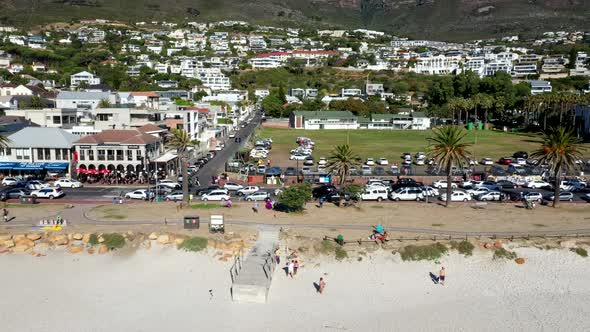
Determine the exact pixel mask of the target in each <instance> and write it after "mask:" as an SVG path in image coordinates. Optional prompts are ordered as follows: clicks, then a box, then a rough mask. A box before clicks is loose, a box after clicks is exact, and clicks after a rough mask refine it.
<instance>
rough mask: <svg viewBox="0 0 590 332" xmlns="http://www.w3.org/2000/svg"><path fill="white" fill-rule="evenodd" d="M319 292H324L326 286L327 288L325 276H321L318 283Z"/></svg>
mask: <svg viewBox="0 0 590 332" xmlns="http://www.w3.org/2000/svg"><path fill="white" fill-rule="evenodd" d="M318 286H319V287H318V293H320V294H323V293H324V288H326V282H325V281H324V278H323V277H322V278H320V282H319V283H318Z"/></svg>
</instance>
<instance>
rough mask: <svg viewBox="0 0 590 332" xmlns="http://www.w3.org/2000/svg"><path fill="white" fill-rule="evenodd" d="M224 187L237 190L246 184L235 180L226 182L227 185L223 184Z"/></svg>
mask: <svg viewBox="0 0 590 332" xmlns="http://www.w3.org/2000/svg"><path fill="white" fill-rule="evenodd" d="M223 188H225V189H227V190H229V191H237V190H240V189H242V188H244V186H242V185H241V184H239V183H235V182H226V183H225V185H224V186H223Z"/></svg>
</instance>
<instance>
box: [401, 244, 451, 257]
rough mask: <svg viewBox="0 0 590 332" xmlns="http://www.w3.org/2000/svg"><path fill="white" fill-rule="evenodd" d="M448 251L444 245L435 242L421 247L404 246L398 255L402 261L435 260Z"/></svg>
mask: <svg viewBox="0 0 590 332" xmlns="http://www.w3.org/2000/svg"><path fill="white" fill-rule="evenodd" d="M448 250H449V249H448V248H447V247H446V246H445V245H443V244H441V243H439V242H437V243H434V244H428V245H423V246H416V245H409V246H406V247H404V248H403V249H402V251H401V252H400V255H401V256H402V259H403V260H404V261H420V260H436V259H439V258H441V257H442V256H443V255H445V254H446V253H447V251H448Z"/></svg>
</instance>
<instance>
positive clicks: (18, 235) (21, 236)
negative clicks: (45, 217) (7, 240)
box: [12, 234, 27, 242]
mask: <svg viewBox="0 0 590 332" xmlns="http://www.w3.org/2000/svg"><path fill="white" fill-rule="evenodd" d="M26 238H27V236H26V235H25V234H16V235H13V236H12V240H14V242H18V241H19V240H22V239H26Z"/></svg>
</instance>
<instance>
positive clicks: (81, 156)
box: [78, 150, 86, 161]
mask: <svg viewBox="0 0 590 332" xmlns="http://www.w3.org/2000/svg"><path fill="white" fill-rule="evenodd" d="M78 159H80V161H84V160H86V150H80V153H78Z"/></svg>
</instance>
